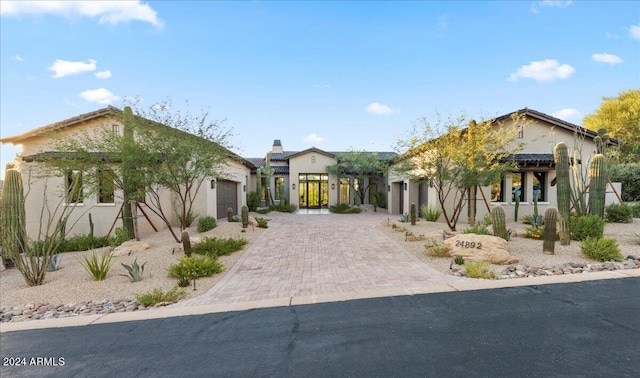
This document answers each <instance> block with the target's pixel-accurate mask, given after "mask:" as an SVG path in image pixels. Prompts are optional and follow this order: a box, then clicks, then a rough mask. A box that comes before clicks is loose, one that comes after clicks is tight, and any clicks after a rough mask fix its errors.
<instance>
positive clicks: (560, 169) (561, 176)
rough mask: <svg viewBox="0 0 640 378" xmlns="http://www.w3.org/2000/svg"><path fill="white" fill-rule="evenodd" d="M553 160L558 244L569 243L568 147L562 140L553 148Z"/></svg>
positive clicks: (569, 185) (569, 186)
mask: <svg viewBox="0 0 640 378" xmlns="http://www.w3.org/2000/svg"><path fill="white" fill-rule="evenodd" d="M553 160H554V161H555V163H556V187H557V193H558V221H559V226H560V227H559V233H560V244H562V245H569V244H570V243H571V230H570V228H569V224H570V221H569V217H570V216H571V213H570V211H569V209H570V207H571V181H570V179H569V149H568V148H567V145H566V144H565V143H564V142H560V143H558V144H556V146H555V148H554V149H553Z"/></svg>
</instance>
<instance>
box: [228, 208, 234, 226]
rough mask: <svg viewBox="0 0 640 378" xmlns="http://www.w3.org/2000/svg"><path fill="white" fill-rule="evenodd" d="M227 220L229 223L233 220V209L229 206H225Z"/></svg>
mask: <svg viewBox="0 0 640 378" xmlns="http://www.w3.org/2000/svg"><path fill="white" fill-rule="evenodd" d="M227 221H228V222H229V223H231V222H233V209H232V208H230V207H227Z"/></svg>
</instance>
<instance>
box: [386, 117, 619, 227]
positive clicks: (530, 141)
mask: <svg viewBox="0 0 640 378" xmlns="http://www.w3.org/2000/svg"><path fill="white" fill-rule="evenodd" d="M514 113H516V114H518V115H521V116H523V117H524V118H525V120H526V121H527V125H526V126H525V127H523V128H521V129H520V132H519V133H518V136H517V139H516V140H514V141H513V142H512V144H520V143H522V144H523V145H524V147H523V149H522V150H520V151H519V152H517V153H515V154H513V155H512V156H511V157H510V158H511V159H513V161H515V163H517V168H516V169H515V170H512V171H509V172H506V174H504V175H503V176H502V178H501V180H500V181H499V182H494V183H492V184H491V185H490V186H484V187H479V193H478V195H477V199H476V200H477V204H476V205H477V206H476V208H477V215H476V219H482V218H483V217H484V215H485V214H487V213H488V212H489V211H490V208H491V207H493V206H496V205H500V206H502V207H504V208H505V212H506V214H507V218H510V219H513V216H514V215H513V214H514V210H515V205H516V202H517V201H516V196H519V217H522V216H524V215H528V214H532V213H533V208H534V200H533V199H534V196H537V198H538V211H539V213H540V214H542V213H543V212H544V210H545V209H546V208H547V207H550V206H553V207H557V196H556V190H555V187H554V185H555V178H556V170H555V162H554V158H553V149H554V147H555V145H556V144H557V143H559V142H564V143H566V144H567V146H568V147H569V154H570V156H571V155H572V154H573V151H574V150H578V151H581V154H580V160H581V161H580V163H581V165H582V167H581V169H582V171H583V174H585V175H587V172H588V162H589V161H590V160H591V158H592V157H593V155H595V154H596V153H597V152H596V144H595V142H594V138H595V137H596V136H597V133H595V132H593V131H591V130H588V129H585V128H583V127H581V126H578V125H575V124H572V123H570V122H566V121H563V120H561V119H558V118H555V117H552V116H550V115H547V114H544V113H541V112H538V111H536V110H533V109H528V108H524V109H520V110H517V111H515V112H512V113H508V114H505V115H502V116H500V117H497V118H496V119H494V120H493V123H494V124H495V127H499V126H498V125H502V127H509V126H511V125H513V122H514V121H513V120H512V114H514ZM610 144H613V145H617V144H618V142H617V141H615V140H611V141H610ZM395 163H397V161H396V162H394V164H395ZM389 181H390V182H389V186H390V188H391V190H390V199H389V212H390V213H392V214H403V213H405V212H407V211H408V209H409V204H410V203H416V204H418V208H420V205H423V204H428V205H431V206H433V207H440V205H439V204H438V202H437V196H436V192H435V189H434V188H433V187H430V184H429V183H428V182H426V181H421V180H416V179H412V178H409V177H406V176H405V175H402V174H398V173H390V175H389ZM620 189H621V188H620V184H619V183H613V184H610V185H608V186H607V195H606V203H607V204H609V203H614V202H618V201H619V199H618V194H619V193H620ZM466 201H468V199H466V200H465V202H464V208H463V209H462V214H463V216H461V217H460V219H461V220H466V215H467V213H468V203H467V202H466ZM445 206H447V208H448V209H453V206H454V204H453V201H451V200H449V202H448V203H446V204H445Z"/></svg>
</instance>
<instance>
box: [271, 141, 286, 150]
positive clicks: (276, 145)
mask: <svg viewBox="0 0 640 378" xmlns="http://www.w3.org/2000/svg"><path fill="white" fill-rule="evenodd" d="M283 151H284V149H283V148H282V143H280V139H274V140H273V148H272V149H271V152H272V153H274V154H281V153H282V152H283Z"/></svg>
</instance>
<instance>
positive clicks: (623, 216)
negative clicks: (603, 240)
mask: <svg viewBox="0 0 640 378" xmlns="http://www.w3.org/2000/svg"><path fill="white" fill-rule="evenodd" d="M604 210H605V218H606V220H607V222H609V223H631V222H633V213H632V209H631V206H629V205H625V204H618V203H612V204H611V205H608V206H607V207H605V208H604Z"/></svg>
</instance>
